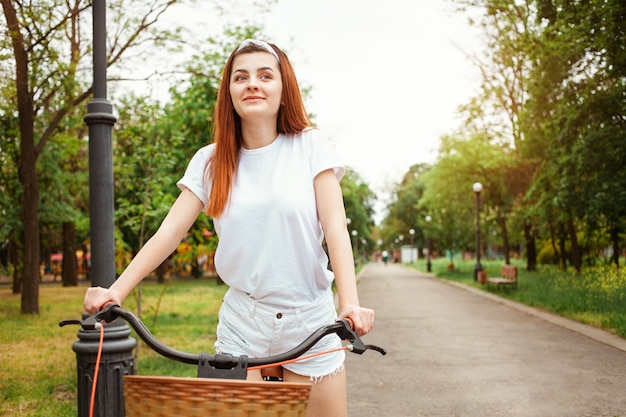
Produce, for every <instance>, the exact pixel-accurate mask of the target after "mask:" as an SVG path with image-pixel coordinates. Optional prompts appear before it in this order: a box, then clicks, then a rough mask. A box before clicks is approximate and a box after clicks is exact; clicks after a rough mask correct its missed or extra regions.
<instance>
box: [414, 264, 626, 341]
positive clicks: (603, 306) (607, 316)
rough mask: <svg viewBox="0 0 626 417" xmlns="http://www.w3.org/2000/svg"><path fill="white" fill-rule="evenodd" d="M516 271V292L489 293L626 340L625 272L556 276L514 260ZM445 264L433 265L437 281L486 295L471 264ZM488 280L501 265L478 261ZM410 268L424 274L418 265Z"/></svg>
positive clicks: (550, 269)
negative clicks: (612, 333)
mask: <svg viewBox="0 0 626 417" xmlns="http://www.w3.org/2000/svg"><path fill="white" fill-rule="evenodd" d="M512 263H513V264H514V265H517V267H518V285H517V289H512V288H506V287H505V288H504V289H500V290H496V289H494V288H493V287H492V288H491V289H490V291H493V292H495V293H497V294H498V295H500V296H503V297H506V298H510V299H512V300H515V301H518V302H520V303H523V304H526V305H530V306H534V307H539V308H542V309H545V310H547V311H551V312H554V313H557V314H559V315H561V316H564V317H568V318H571V319H573V320H576V321H579V322H581V323H585V324H589V325H592V326H596V327H598V328H602V329H605V330H608V331H611V332H614V333H616V334H618V335H620V336H621V337H626V270H625V269H624V268H623V267H622V268H620V269H617V268H615V267H612V266H594V267H585V268H583V271H582V273H581V274H575V273H574V271H573V270H572V269H571V268H570V271H569V272H560V271H558V270H557V268H556V267H554V266H540V267H539V270H538V271H537V272H528V271H526V265H525V263H524V262H523V261H518V260H514V261H512ZM447 264H448V261H447V260H445V259H436V260H434V261H433V263H432V265H433V272H434V273H435V274H436V275H437V276H438V277H440V278H443V279H447V280H451V281H455V282H459V283H462V284H465V285H469V286H472V287H476V288H480V289H483V290H485V291H487V287H486V286H483V285H480V284H478V283H476V282H474V279H473V272H474V264H475V261H455V262H454V266H455V268H454V270H453V271H450V270H448V269H447ZM481 264H482V266H483V269H485V270H487V274H488V276H490V277H495V276H500V267H501V266H502V265H503V261H491V260H488V261H481ZM412 267H414V268H416V269H419V270H421V271H424V270H425V269H426V265H425V262H424V261H420V262H418V263H417V264H414V265H412Z"/></svg>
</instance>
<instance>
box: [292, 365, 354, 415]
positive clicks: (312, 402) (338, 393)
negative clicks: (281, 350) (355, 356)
mask: <svg viewBox="0 0 626 417" xmlns="http://www.w3.org/2000/svg"><path fill="white" fill-rule="evenodd" d="M283 378H284V380H285V382H311V379H310V378H309V377H308V376H302V375H298V374H294V373H293V372H290V371H288V370H287V369H285V370H284V373H283ZM347 416H348V399H347V381H346V371H345V369H342V370H341V371H339V372H337V373H336V374H333V375H329V376H325V377H324V378H322V380H321V381H319V382H315V383H314V384H313V386H312V387H311V397H310V398H309V407H308V408H307V413H306V417H347Z"/></svg>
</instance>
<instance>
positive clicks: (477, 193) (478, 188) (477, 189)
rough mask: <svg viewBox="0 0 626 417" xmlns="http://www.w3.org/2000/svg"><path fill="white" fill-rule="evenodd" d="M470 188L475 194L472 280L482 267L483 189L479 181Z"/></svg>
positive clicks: (476, 279) (476, 276)
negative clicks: (481, 198) (474, 245)
mask: <svg viewBox="0 0 626 417" xmlns="http://www.w3.org/2000/svg"><path fill="white" fill-rule="evenodd" d="M472 189H473V190H474V194H475V196H476V265H474V281H478V274H479V273H480V271H482V269H483V266H482V265H481V264H480V192H481V191H482V190H483V185H482V184H481V183H480V182H475V183H474V185H472Z"/></svg>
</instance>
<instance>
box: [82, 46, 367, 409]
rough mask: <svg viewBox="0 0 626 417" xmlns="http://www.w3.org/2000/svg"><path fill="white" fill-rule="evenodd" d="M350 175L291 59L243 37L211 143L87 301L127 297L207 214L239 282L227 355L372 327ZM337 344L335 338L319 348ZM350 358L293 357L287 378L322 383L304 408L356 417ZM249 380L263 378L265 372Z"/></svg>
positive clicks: (224, 312) (222, 265)
mask: <svg viewBox="0 0 626 417" xmlns="http://www.w3.org/2000/svg"><path fill="white" fill-rule="evenodd" d="M344 173H345V168H344V167H343V166H342V164H341V163H340V161H339V159H338V158H337V157H336V155H335V154H334V152H333V150H332V148H331V146H330V144H329V142H328V141H327V139H326V138H325V137H324V136H323V135H322V134H321V133H320V132H319V131H318V130H316V129H314V128H312V127H311V123H310V121H309V119H308V116H307V113H306V110H305V108H304V104H303V102H302V97H301V94H300V89H299V86H298V82H297V80H296V76H295V74H294V71H293V68H292V66H291V64H290V63H289V59H288V58H287V56H286V55H285V54H284V53H283V52H282V51H281V50H280V49H279V48H278V47H276V46H275V45H271V44H268V43H266V42H264V41H259V40H250V39H249V40H246V41H244V42H243V43H242V44H241V45H240V46H239V47H238V48H237V49H236V50H235V51H234V52H233V53H232V54H231V56H230V57H229V58H228V61H227V62H226V66H225V68H224V73H223V76H222V80H221V84H220V89H219V94H218V98H217V104H216V109H215V126H214V143H213V144H211V145H208V146H205V147H203V148H202V149H200V150H199V151H198V152H197V153H196V155H194V157H193V158H192V159H191V161H190V163H189V166H188V168H187V171H186V172H185V175H184V176H183V178H182V179H181V180H180V181H179V182H178V186H179V187H180V189H181V193H180V195H179V197H178V198H177V200H176V202H175V203H174V204H173V206H172V208H171V209H170V212H169V213H168V215H167V216H166V218H165V219H164V221H163V223H162V224H161V226H160V228H159V230H158V231H157V232H156V234H155V235H154V236H153V237H152V238H151V239H150V240H149V241H148V242H147V243H146V245H145V246H144V247H143V248H142V249H141V251H140V252H139V253H138V254H137V256H136V257H135V258H134V259H133V261H132V262H131V263H130V264H129V265H128V267H127V268H126V270H125V271H124V272H123V273H122V275H120V277H119V278H118V279H117V280H116V281H115V282H114V283H113V284H112V285H111V287H110V288H108V289H105V288H99V287H94V288H90V289H88V290H87V293H86V294H85V300H84V306H85V310H86V311H87V312H89V313H94V312H96V311H97V310H99V309H100V308H101V307H102V306H103V305H104V304H106V303H107V302H115V303H117V304H121V303H122V301H124V299H125V298H126V297H127V296H128V294H129V293H130V292H131V291H132V289H133V288H134V287H135V286H136V285H137V284H138V283H139V282H140V281H141V280H142V279H143V278H144V277H145V276H146V275H148V274H149V273H151V272H152V271H153V270H154V269H155V268H156V267H157V266H158V265H159V264H160V263H161V262H162V261H163V260H164V259H165V258H166V257H167V256H168V255H170V254H171V253H172V252H173V251H174V250H175V249H176V246H177V245H178V243H179V242H180V241H181V240H182V239H183V237H184V236H185V234H186V233H187V231H188V230H189V228H190V227H191V226H192V225H193V223H194V221H195V220H196V218H197V217H198V215H200V213H201V212H202V211H205V212H206V214H208V215H209V216H211V217H213V220H214V224H215V230H216V232H217V234H218V236H219V244H218V248H217V251H216V254H215V267H216V270H217V272H218V273H219V275H220V277H221V278H222V279H223V280H224V281H225V282H226V283H227V284H228V285H229V287H230V288H229V290H228V292H227V293H226V295H225V297H224V301H223V304H222V306H221V308H220V313H219V324H218V329H217V341H216V343H215V347H216V350H217V351H218V352H226V353H232V354H234V355H243V354H245V355H248V356H249V357H260V356H268V355H274V354H278V353H282V352H284V351H286V350H288V349H290V348H292V347H294V346H295V345H297V344H298V343H300V342H301V341H302V340H304V339H305V338H306V336H308V335H309V334H310V333H311V332H312V331H313V330H315V329H317V328H319V327H320V326H323V325H325V324H328V323H332V322H333V321H334V320H336V319H342V318H349V319H351V320H352V322H353V323H354V328H355V330H356V331H357V333H359V334H360V335H363V334H366V333H367V332H369V331H370V330H371V329H372V327H373V325H374V311H372V310H370V309H367V308H364V307H361V306H360V304H359V299H358V295H357V289H356V279H355V274H354V259H353V254H352V249H351V245H350V236H349V233H348V230H347V226H346V215H345V209H344V206H343V198H342V194H341V188H340V186H339V180H340V179H341V177H342V176H343V174H344ZM324 240H325V242H326V245H327V247H328V253H329V256H330V262H331V265H332V272H331V271H330V270H329V269H328V268H327V266H328V257H327V255H326V252H325V251H324V249H323V247H322V241H324ZM333 280H334V281H335V282H336V288H337V293H338V300H339V312H338V313H337V311H336V310H335V306H334V303H333V293H332V290H331V284H332V282H333ZM340 345H341V341H340V340H339V338H337V337H336V336H327V337H325V338H324V339H322V340H321V341H320V342H319V343H318V344H317V345H316V347H315V348H314V350H313V351H314V352H315V351H325V350H328V349H331V348H333V347H339V346H340ZM344 359H345V354H344V353H343V351H339V352H335V353H331V354H327V355H322V356H319V357H316V358H313V359H309V360H306V361H302V362H296V363H294V364H290V365H286V366H285V369H284V370H283V378H284V380H285V381H290V382H305V381H313V382H314V385H313V388H312V390H311V397H310V402H309V409H308V413H307V416H309V417H313V416H319V417H334V416H337V417H339V416H346V415H347V398H346V397H347V394H346V371H345V369H344ZM248 378H249V379H261V378H262V377H261V375H260V373H259V372H258V371H257V372H250V373H249V375H248Z"/></svg>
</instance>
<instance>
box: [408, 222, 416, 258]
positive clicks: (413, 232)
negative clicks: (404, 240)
mask: <svg viewBox="0 0 626 417" xmlns="http://www.w3.org/2000/svg"><path fill="white" fill-rule="evenodd" d="M414 234H415V229H410V230H409V235H411V256H410V259H411V263H413V235H414ZM416 260H417V259H416Z"/></svg>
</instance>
